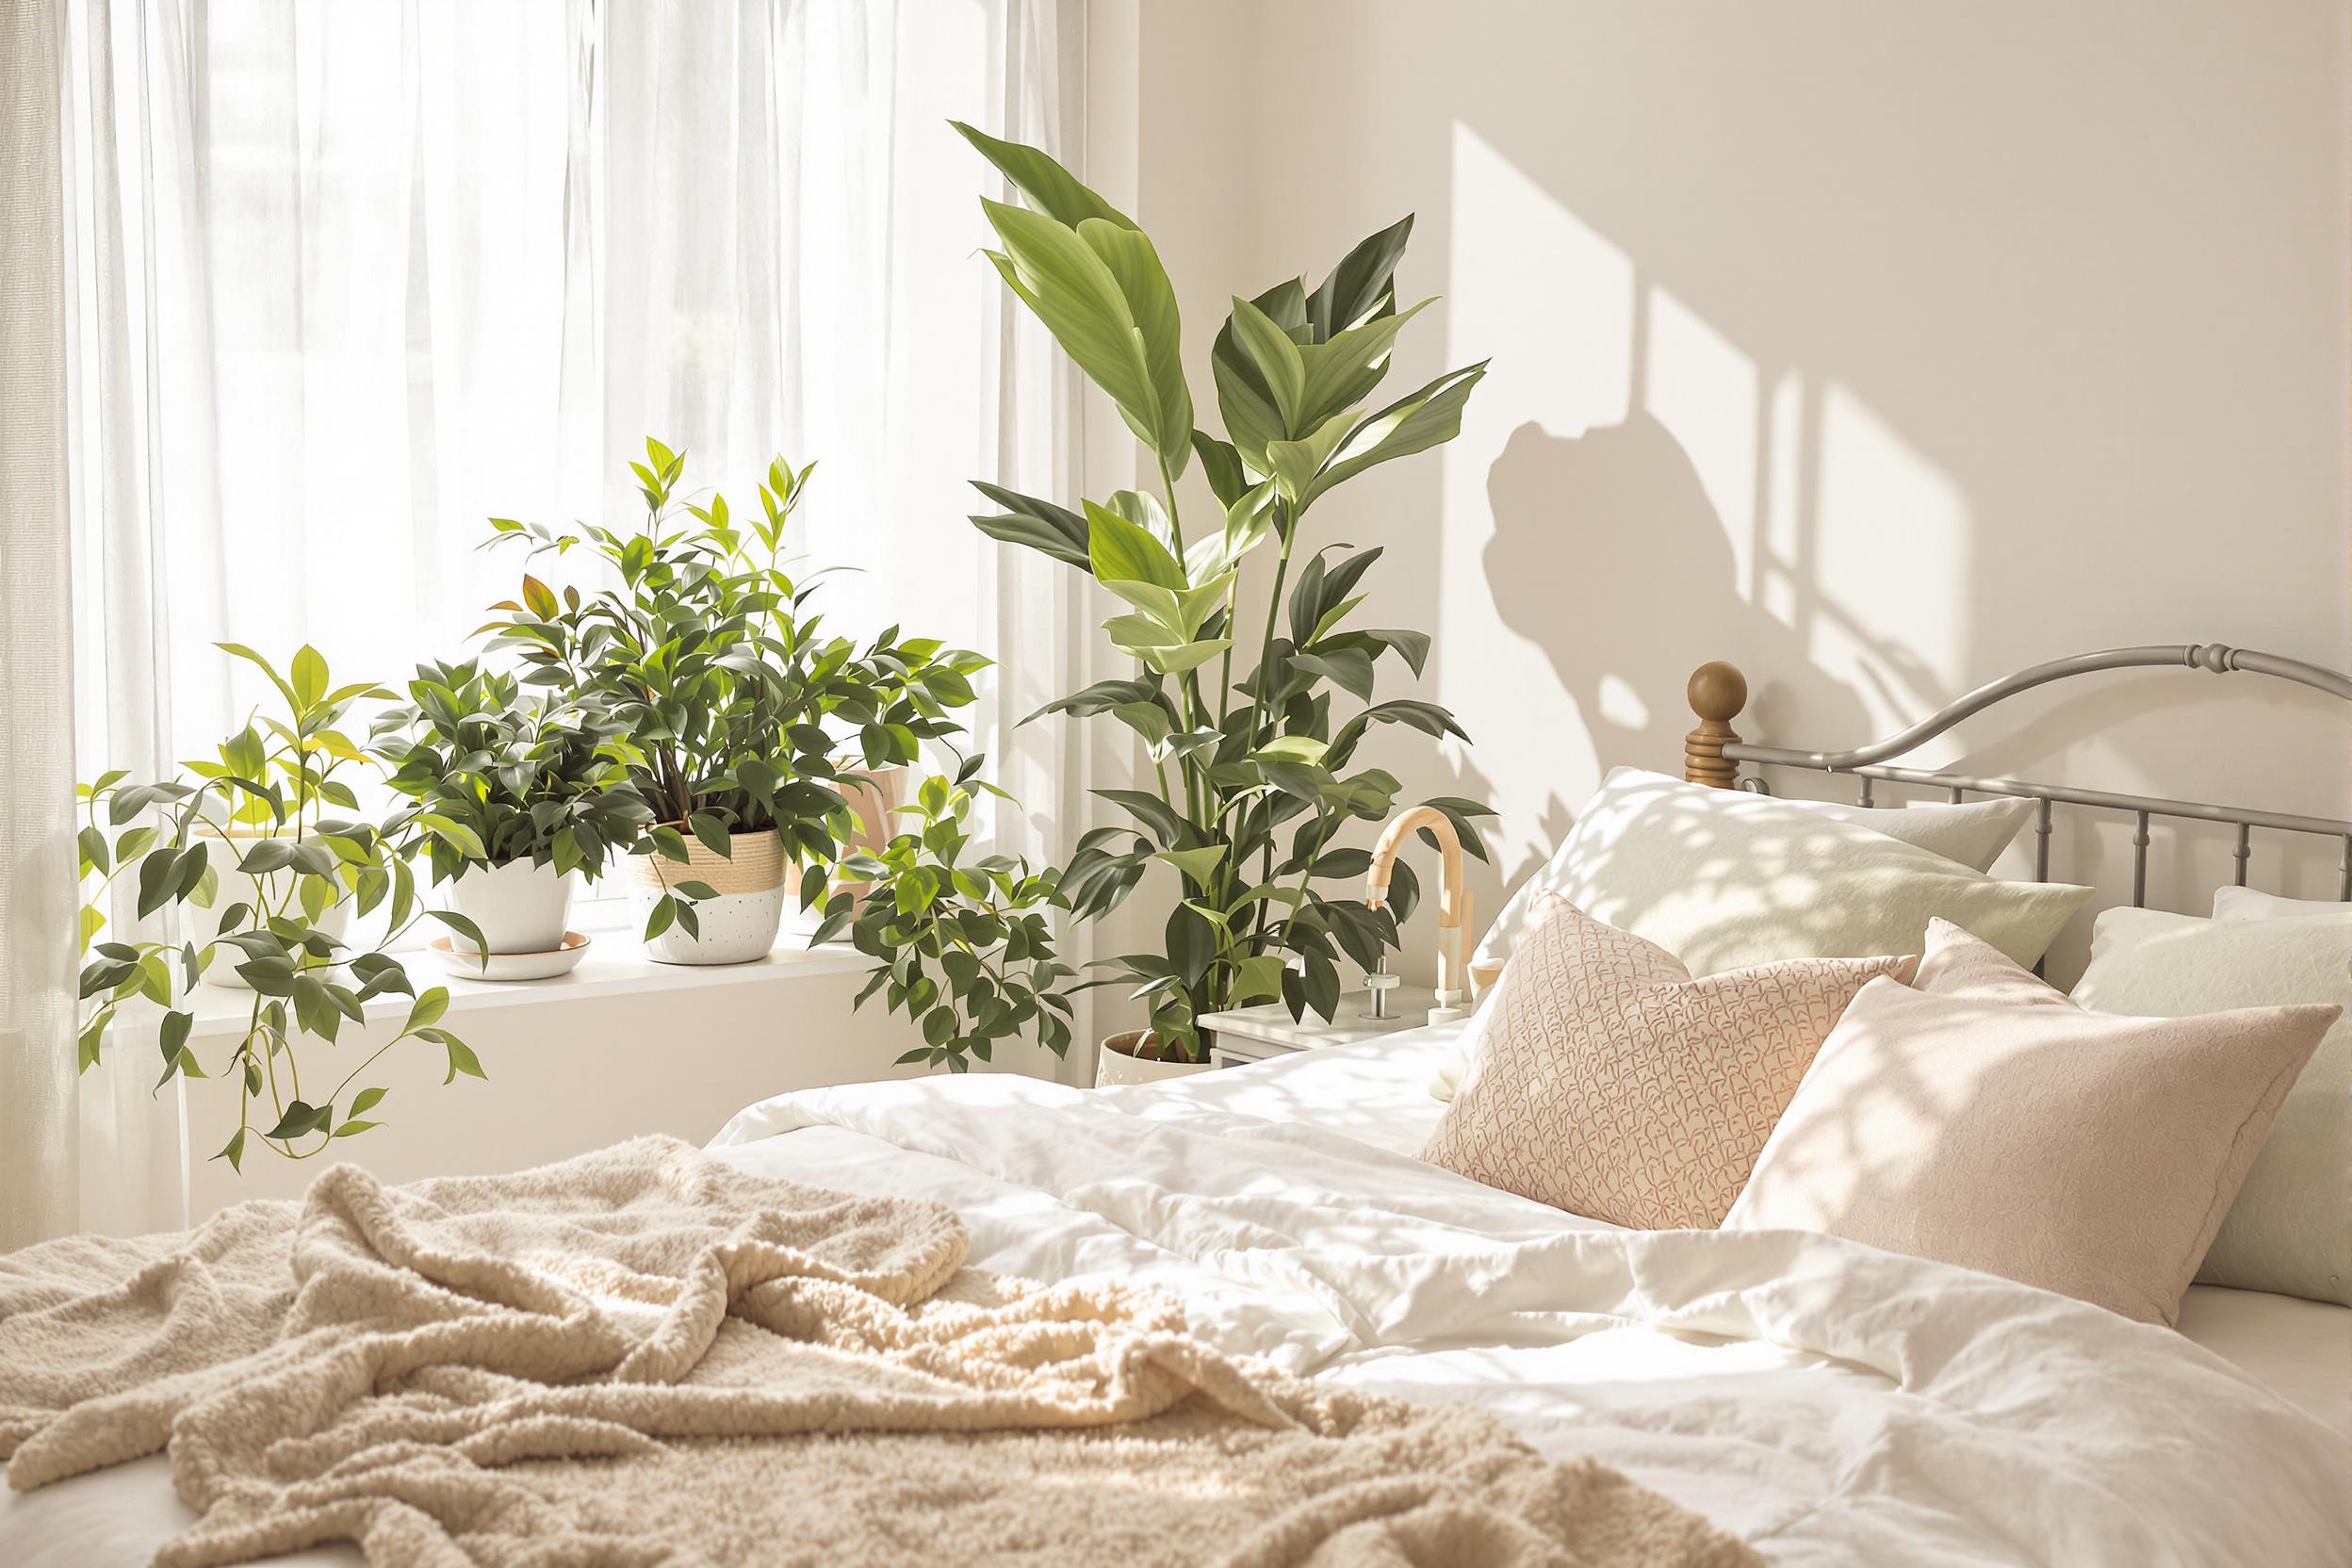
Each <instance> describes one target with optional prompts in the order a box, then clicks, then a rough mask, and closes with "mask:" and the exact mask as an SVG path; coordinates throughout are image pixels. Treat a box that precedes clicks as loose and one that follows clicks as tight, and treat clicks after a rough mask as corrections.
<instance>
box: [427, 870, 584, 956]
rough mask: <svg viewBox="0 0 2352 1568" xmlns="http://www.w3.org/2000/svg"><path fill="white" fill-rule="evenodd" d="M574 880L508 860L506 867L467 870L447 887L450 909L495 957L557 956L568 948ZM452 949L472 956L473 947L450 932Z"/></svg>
mask: <svg viewBox="0 0 2352 1568" xmlns="http://www.w3.org/2000/svg"><path fill="white" fill-rule="evenodd" d="M572 887H573V879H572V878H571V877H570V876H569V875H567V874H564V873H563V872H560V871H557V870H556V869H555V868H554V867H553V866H551V865H548V866H534V865H532V864H531V862H530V861H529V860H509V861H508V862H507V863H506V864H505V865H502V866H467V867H466V870H465V871H464V873H463V874H460V875H459V876H458V878H457V880H456V881H454V882H452V883H450V884H449V894H448V896H449V908H450V909H451V911H453V912H454V913H457V914H461V915H464V916H465V917H466V919H467V920H470V921H472V922H473V923H474V924H475V925H476V926H477V927H479V928H480V930H481V932H482V941H483V942H484V943H485V944H487V945H488V947H489V949H490V951H491V952H493V953H553V952H556V951H558V950H559V949H561V948H562V947H563V945H564V927H565V923H566V922H568V921H569V920H570V919H571V914H572ZM449 945H450V946H452V947H454V948H455V949H457V951H459V952H460V953H471V952H473V951H474V944H473V943H472V942H470V941H468V940H466V938H464V937H462V936H460V935H459V934H458V933H456V932H454V931H452V932H450V933H449Z"/></svg>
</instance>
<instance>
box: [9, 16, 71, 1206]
mask: <svg viewBox="0 0 2352 1568" xmlns="http://www.w3.org/2000/svg"><path fill="white" fill-rule="evenodd" d="M61 21H62V19H61V16H60V12H59V8H58V6H57V3H56V0H24V3H23V4H20V5H12V6H0V151H5V155H4V156H0V1251H4V1250H7V1249H8V1248H11V1247H18V1246H22V1245H24V1243H26V1242H29V1241H36V1240H39V1239H40V1238H41V1237H42V1236H46V1235H52V1234H55V1233H58V1232H60V1231H66V1230H71V1229H72V1228H73V1224H74V1222H75V1219H76V1217H77V1215H76V1212H75V1211H76V1201H75V1195H76V1188H75V1169H76V1156H77V1154H78V1150H77V1147H76V1142H75V1139H74V1137H73V1121H74V1083H73V1059H74V1057H73V1036H74V1027H73V1025H74V1018H73V965H74V945H75V944H74V920H73V909H74V898H73V744H72V742H73V736H72V732H71V730H70V729H69V728H68V727H66V726H65V725H64V724H63V723H62V722H61V720H62V716H63V714H64V712H65V711H66V694H68V693H69V692H70V691H71V690H72V687H73V638H72V634H71V626H72V621H71V615H70V608H71V607H70V603H69V600H68V596H67V593H66V583H67V575H66V532H65V463H64V452H65V331H64V325H65V315H64V302H65V294H64V288H65V267H64V262H65V256H64V249H63V245H62V225H61V221H60V209H59V200H58V184H57V179H56V178H55V175H54V172H53V171H54V169H55V167H56V160H57V69H56V59H57V41H58V37H59V28H60V26H61Z"/></svg>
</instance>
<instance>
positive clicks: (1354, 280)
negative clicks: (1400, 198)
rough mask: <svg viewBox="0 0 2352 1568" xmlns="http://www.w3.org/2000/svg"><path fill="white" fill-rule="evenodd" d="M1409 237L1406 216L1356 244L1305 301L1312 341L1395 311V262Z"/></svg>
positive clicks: (1410, 221)
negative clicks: (1390, 310) (1389, 311)
mask: <svg viewBox="0 0 2352 1568" xmlns="http://www.w3.org/2000/svg"><path fill="white" fill-rule="evenodd" d="M1412 235H1413V214H1411V213H1407V214H1405V216H1404V217H1403V218H1401V219H1399V220H1397V221H1396V222H1394V223H1391V224H1390V225H1389V226H1388V227H1387V228H1384V229H1382V230H1381V231H1380V233H1378V234H1375V235H1371V236H1369V237H1366V238H1364V240H1362V241H1361V242H1359V243H1358V244H1357V246H1356V248H1355V249H1354V250H1352V251H1350V252H1348V254H1347V255H1346V256H1345V257H1343V258H1342V259H1341V261H1340V264H1339V265H1338V266H1337V267H1334V268H1332V269H1331V276H1330V277H1328V278H1325V279H1324V280H1323V282H1322V283H1321V284H1320V285H1319V286H1317V287H1316V288H1315V293H1314V295H1313V296H1312V297H1311V298H1309V299H1308V301H1307V323H1308V325H1309V326H1310V327H1312V328H1313V329H1314V332H1315V341H1316V342H1317V343H1322V342H1326V341H1328V340H1329V339H1330V338H1331V335H1333V334H1334V333H1338V332H1342V331H1345V330H1346V329H1348V328H1349V327H1353V326H1357V325H1360V324H1361V323H1363V322H1364V321H1367V320H1369V319H1372V318H1373V317H1375V316H1377V315H1379V314H1380V313H1381V312H1382V311H1383V310H1384V309H1393V308H1394V307H1395V300H1396V286H1395V281H1394V280H1395V277H1396V273H1397V260H1398V258H1399V257H1401V256H1402V255H1403V254H1404V253H1405V241H1406V240H1407V239H1409V238H1411V237H1412Z"/></svg>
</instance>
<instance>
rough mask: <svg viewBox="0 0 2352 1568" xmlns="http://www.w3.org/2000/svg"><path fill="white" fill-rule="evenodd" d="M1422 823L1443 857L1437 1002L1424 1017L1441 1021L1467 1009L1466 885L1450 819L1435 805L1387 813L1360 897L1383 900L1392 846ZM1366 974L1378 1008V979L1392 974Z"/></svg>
mask: <svg viewBox="0 0 2352 1568" xmlns="http://www.w3.org/2000/svg"><path fill="white" fill-rule="evenodd" d="M1424 827H1426V828H1428V829H1429V833H1430V835H1431V836H1432V837H1434V838H1435V839H1436V840H1437V847H1438V848H1439V850H1440V851H1442V852H1443V853H1444V855H1445V857H1446V863H1445V868H1444V871H1443V872H1442V874H1441V877H1440V881H1439V885H1438V894H1437V1005H1436V1006H1434V1007H1431V1008H1430V1009H1429V1021H1430V1022H1431V1023H1446V1022H1450V1021H1453V1020H1455V1019H1458V1018H1464V1017H1467V1016H1468V1015H1469V1012H1470V981H1469V968H1468V964H1469V957H1470V950H1469V947H1468V945H1467V943H1468V940H1469V931H1470V890H1469V889H1468V888H1466V887H1464V886H1463V885H1462V839H1461V837H1460V836H1459V835H1458V834H1456V833H1455V832H1454V825H1453V821H1452V819H1450V818H1448V817H1447V816H1446V813H1445V812H1443V811H1441V810H1439V809H1437V808H1436V807H1434V806H1415V807H1413V808H1412V809H1410V810H1406V811H1400V812H1398V813H1397V815H1396V816H1394V817H1392V818H1390V819H1389V824H1388V825H1387V826H1386V827H1383V828H1381V829H1380V842H1379V843H1377V844H1375V845H1373V846H1372V866H1371V869H1370V870H1368V871H1366V872H1365V873H1364V907H1366V908H1371V909H1380V908H1385V907H1387V905H1388V879H1389V872H1390V869H1391V868H1392V867H1394V866H1395V865H1396V864H1397V851H1398V850H1400V849H1402V848H1404V847H1405V840H1406V838H1407V836H1409V835H1410V834H1412V833H1413V832H1414V831H1416V830H1418V829H1420V828H1424ZM1366 979H1367V983H1368V984H1370V986H1371V987H1372V999H1373V1005H1374V1006H1375V1008H1378V1007H1379V1006H1380V1004H1381V1003H1382V1002H1383V1001H1384V1000H1385V996H1384V992H1383V989H1382V984H1383V982H1385V983H1386V984H1387V985H1390V986H1393V985H1395V984H1396V980H1395V977H1394V976H1389V975H1384V974H1380V973H1378V972H1376V973H1374V974H1372V975H1370V976H1367V977H1366Z"/></svg>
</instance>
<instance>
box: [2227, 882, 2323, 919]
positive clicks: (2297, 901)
mask: <svg viewBox="0 0 2352 1568" xmlns="http://www.w3.org/2000/svg"><path fill="white" fill-rule="evenodd" d="M2312 915H2333V916H2335V917H2336V918H2337V919H2338V920H2352V904H2338V903H2336V902H2334V901H2333V900H2330V899H2325V898H2280V897H2279V896H2278V894H2277V893H2260V892H2256V891H2255V890H2253V889H2251V888H2222V889H2219V890H2216V891H2215V892H2214V893H2213V918H2214V919H2215V920H2302V919H2306V918H2308V917H2310V916H2312Z"/></svg>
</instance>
